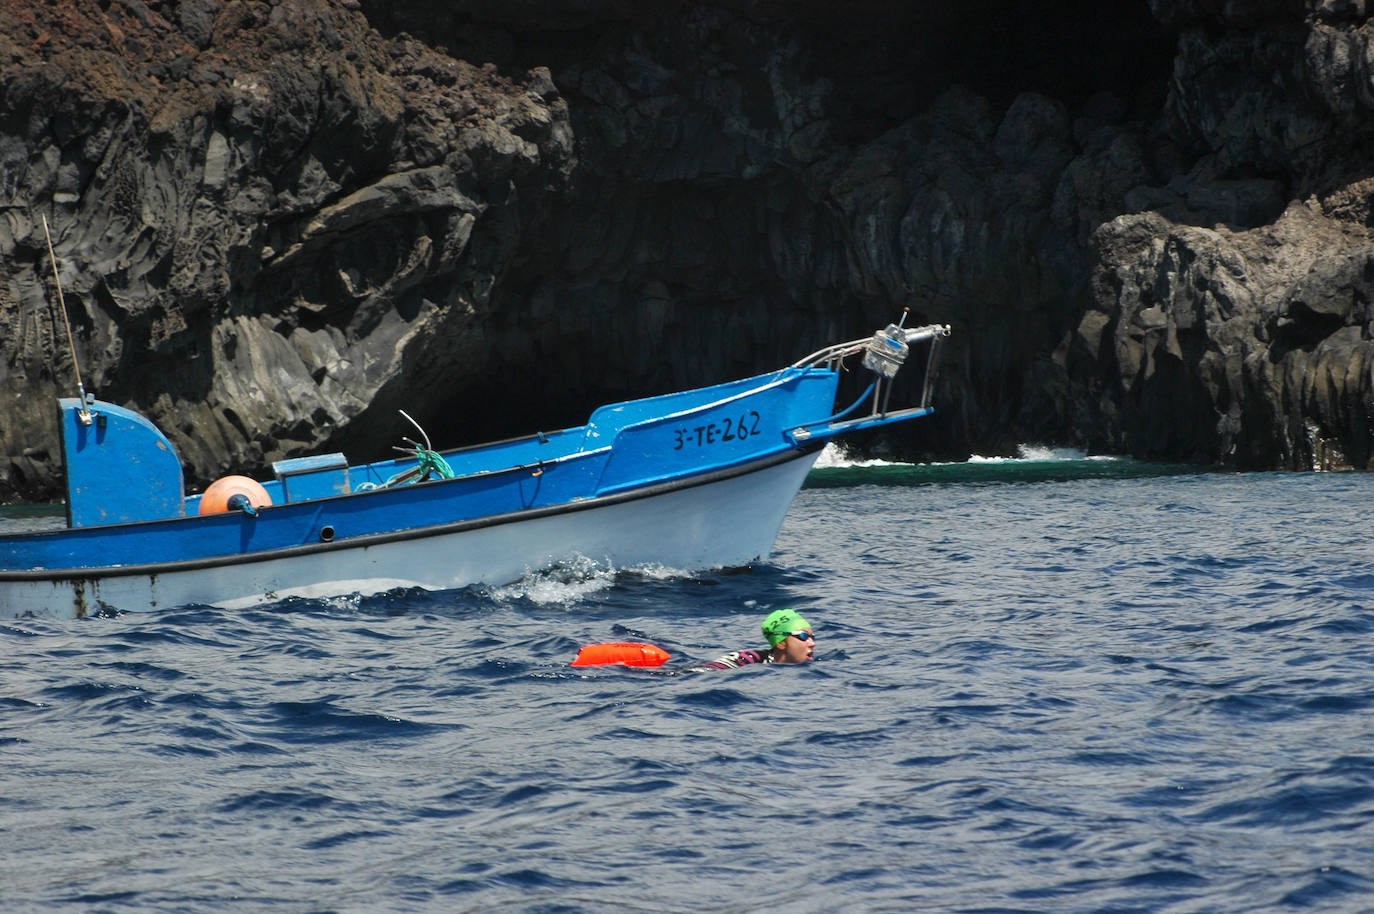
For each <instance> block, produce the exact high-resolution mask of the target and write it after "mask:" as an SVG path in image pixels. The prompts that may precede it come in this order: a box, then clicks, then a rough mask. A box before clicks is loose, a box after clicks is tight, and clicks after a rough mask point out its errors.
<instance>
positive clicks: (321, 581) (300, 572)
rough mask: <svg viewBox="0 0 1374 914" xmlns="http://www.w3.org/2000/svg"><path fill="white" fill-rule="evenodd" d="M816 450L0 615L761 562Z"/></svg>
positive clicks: (98, 585) (64, 581) (229, 603)
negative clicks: (580, 501)
mask: <svg viewBox="0 0 1374 914" xmlns="http://www.w3.org/2000/svg"><path fill="white" fill-rule="evenodd" d="M815 459H816V453H815V452H813V453H810V454H801V455H799V456H798V457H797V458H796V459H793V460H789V461H787V462H785V463H780V464H776V465H773V466H769V467H766V468H763V469H759V470H755V471H753V472H749V473H745V474H743V475H738V476H730V477H727V478H719V479H716V480H715V481H711V482H706V483H702V484H697V485H691V486H685V487H681V488H672V489H669V490H667V491H661V492H659V493H658V494H648V495H644V496H642V497H633V498H629V497H626V498H619V499H616V498H612V499H606V500H604V501H598V502H595V503H593V502H587V503H585V505H575V506H573V507H572V508H569V509H564V510H560V511H556V512H550V513H545V514H542V515H535V516H529V517H519V516H516V517H513V518H512V519H510V520H508V521H505V522H501V521H499V520H497V521H494V522H491V523H486V524H481V525H471V526H468V527H466V528H462V529H456V530H451V531H442V532H437V533H435V534H434V535H429V536H416V537H413V538H408V539H391V540H386V541H382V542H373V543H368V544H360V545H357V546H348V545H346V544H342V543H341V544H338V546H337V547H336V548H330V549H320V550H317V551H311V552H306V553H304V554H296V555H292V556H289V557H279V558H264V559H256V560H255V559H250V558H244V559H241V560H237V561H234V562H232V563H223V564H205V563H202V564H200V565H198V566H194V567H188V568H178V567H177V566H167V567H165V568H158V569H156V570H153V569H150V570H149V571H148V573H141V572H140V573H134V574H110V573H107V572H104V571H102V572H99V573H93V574H92V575H91V576H89V577H84V578H61V579H57V580H42V579H35V580H11V581H5V582H3V583H0V615H3V616H10V617H14V616H29V615H33V616H56V617H68V618H69V617H72V616H77V617H80V616H84V615H88V614H92V613H96V612H102V611H106V612H107V611H112V610H117V611H121V612H146V611H152V610H157V609H164V608H169V607H175V606H184V605H188V604H200V605H210V606H219V607H225V608H242V607H248V606H255V605H259V604H262V603H266V602H271V601H274V600H279V599H282V598H285V597H289V596H300V597H327V596H339V595H345V594H354V593H357V594H363V595H367V594H374V593H381V592H384V591H388V590H393V589H396V588H404V587H418V588H423V589H426V590H442V589H447V588H454V587H465V586H468V585H471V584H505V583H510V582H512V581H516V580H519V579H520V578H521V577H523V576H525V575H526V574H528V573H530V572H531V571H537V570H539V569H541V568H546V567H549V566H551V565H554V564H556V563H558V562H560V561H563V560H568V559H573V558H576V557H579V556H580V557H585V558H589V559H592V560H594V561H596V562H602V563H606V564H608V565H611V566H613V567H616V568H629V567H635V566H642V565H649V564H656V563H657V564H664V565H667V566H669V567H673V568H680V569H683V570H698V569H705V568H715V567H724V566H734V565H744V564H748V563H749V562H752V561H755V560H758V559H762V558H765V557H767V555H768V553H769V551H770V550H771V549H772V546H773V541H774V540H775V539H776V538H777V534H778V529H779V528H780V527H781V526H782V521H783V518H784V516H785V515H786V514H787V510H788V508H789V507H790V506H791V504H792V500H793V498H795V496H796V493H797V490H798V489H800V488H801V484H802V482H803V480H804V479H805V478H806V474H807V472H808V471H809V470H810V469H811V465H812V464H813V463H814V462H815Z"/></svg>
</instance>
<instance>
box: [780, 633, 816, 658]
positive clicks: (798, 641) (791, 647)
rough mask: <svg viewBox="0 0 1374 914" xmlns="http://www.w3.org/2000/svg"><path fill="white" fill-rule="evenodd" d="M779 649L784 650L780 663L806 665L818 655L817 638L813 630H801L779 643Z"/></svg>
mask: <svg viewBox="0 0 1374 914" xmlns="http://www.w3.org/2000/svg"><path fill="white" fill-rule="evenodd" d="M778 647H779V648H781V649H782V656H781V657H780V658H778V662H779V663H806V662H807V661H809V660H811V659H813V658H814V656H815V654H816V638H815V635H813V634H812V633H811V629H809V628H807V629H801V630H799V631H795V632H792V633H791V634H790V635H788V636H787V637H786V638H784V639H783V640H782V641H780V642H778Z"/></svg>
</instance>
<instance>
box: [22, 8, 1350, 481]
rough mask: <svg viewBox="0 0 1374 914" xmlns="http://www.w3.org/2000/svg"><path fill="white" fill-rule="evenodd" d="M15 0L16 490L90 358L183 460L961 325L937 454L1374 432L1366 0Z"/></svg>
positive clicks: (363, 448) (661, 386) (1164, 450)
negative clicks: (885, 330)
mask: <svg viewBox="0 0 1374 914" xmlns="http://www.w3.org/2000/svg"><path fill="white" fill-rule="evenodd" d="M1027 7H1028V5H1027V4H1024V3H1016V2H1010V0H1001V2H991V3H984V4H977V5H972V6H965V5H960V4H947V3H938V2H934V0H928V2H914V3H880V2H876V0H866V2H852V3H833V2H832V3H827V4H819V3H810V2H785V0H777V2H770V3H754V2H745V0H722V2H719V3H713V4H687V3H678V2H646V3H628V2H614V0H608V2H604V3H568V4H560V3H538V4H536V3H532V2H531V3H524V2H517V0H507V2H502V3H499V4H498V3H482V2H450V3H434V2H428V0H427V2H424V3H421V2H418V0H391V2H382V0H280V2H250V0H183V2H171V0H163V2H154V0H93V2H81V3H77V2H75V0H51V2H47V3H42V4H33V3H18V2H14V0H0V16H2V17H3V18H0V208H2V209H3V219H0V270H3V272H4V274H5V275H4V276H3V281H0V328H3V331H0V376H3V382H4V385H5V389H6V391H7V393H6V397H5V398H4V400H3V402H0V498H8V497H12V496H14V495H16V494H18V495H22V496H28V497H50V496H51V495H52V494H53V492H54V489H53V486H54V483H55V480H56V474H57V471H58V467H57V464H56V431H55V425H54V415H53V414H54V408H53V404H52V398H53V397H54V396H55V395H58V394H69V393H70V392H71V391H72V390H74V381H73V380H72V377H71V365H70V358H69V355H68V353H67V351H66V343H65V336H64V333H63V330H62V328H61V322H60V319H59V318H58V315H57V312H56V308H55V298H54V295H53V289H52V283H51V273H50V271H51V267H50V265H49V263H48V260H47V256H46V247H45V242H44V238H43V232H42V227H41V222H40V217H41V216H46V217H47V219H48V222H49V223H50V225H51V226H52V229H53V240H54V243H55V245H56V249H57V259H58V264H59V268H60V270H61V274H62V283H63V289H64V292H65V293H66V298H67V305H68V309H69V311H70V313H71V315H72V319H73V322H74V330H75V332H76V336H77V350H78V354H79V356H80V359H81V366H82V370H83V373H84V376H85V380H86V386H87V387H88V388H89V389H92V390H94V391H96V392H98V393H99V394H100V395H101V396H102V397H103V398H105V399H110V400H114V401H116V402H120V403H125V404H129V405H131V406H134V407H136V408H138V409H141V410H142V411H144V412H146V413H148V414H149V415H150V416H151V417H152V418H154V420H155V421H157V422H158V423H159V424H160V425H161V426H162V427H163V428H164V429H165V430H167V431H168V433H169V435H171V437H172V438H173V440H174V441H175V443H176V445H177V447H178V449H179V451H180V452H181V454H182V455H183V457H184V458H185V460H186V461H187V463H188V465H189V466H190V468H191V473H192V477H193V478H194V479H195V480H197V481H200V482H204V481H206V480H208V479H210V478H213V477H215V476H217V475H220V474H222V473H223V472H226V471H228V470H231V469H234V470H254V469H257V468H260V467H261V466H262V465H263V464H264V463H266V462H267V461H270V460H272V459H277V458H280V457H282V456H286V455H289V454H293V453H298V452H300V451H303V450H306V449H313V448H317V447H320V446H328V447H335V448H340V449H344V450H346V451H348V452H349V453H350V455H351V456H354V457H357V458H369V457H376V456H381V455H384V454H385V453H386V449H387V447H388V446H389V444H390V443H391V441H392V439H393V438H394V437H395V435H396V434H398V433H399V432H400V431H401V429H400V427H399V425H397V420H396V418H395V410H396V408H397V407H405V408H406V409H407V410H408V411H410V412H412V413H414V414H416V415H417V416H418V417H419V418H421V420H422V421H424V422H425V423H426V424H427V425H428V427H429V430H430V432H431V434H432V436H433V437H434V438H435V439H436V440H437V441H438V442H440V443H442V444H445V445H450V444H457V443H461V442H463V441H469V440H474V439H476V438H479V437H485V436H488V435H497V434H505V433H514V432H517V431H525V430H528V429H530V428H532V427H550V426H554V425H567V424H572V423H575V422H579V421H581V420H582V418H584V415H585V412H586V410H587V409H588V408H589V407H590V406H592V405H594V404H595V403H596V402H599V401H602V400H604V399H607V398H612V397H621V396H632V395H637V394H643V393H651V392H657V391H661V390H666V389H669V388H671V387H675V386H679V385H684V384H698V383H709V382H713V381H716V380H721V379H724V378H726V377H728V376H733V375H737V374H740V373H743V372H747V371H753V370H758V369H762V368H767V367H771V366H774V365H776V364H777V363H779V362H781V361H790V360H791V359H792V358H795V357H796V356H798V355H800V354H802V353H803V352H805V351H809V350H810V349H811V348H813V347H814V346H815V345H818V344H820V343H823V342H826V341H829V339H830V338H832V337H834V336H837V335H855V336H857V335H861V334H864V333H867V332H870V331H871V330H872V329H873V327H874V326H876V325H878V324H881V323H883V322H885V321H887V320H888V319H890V318H891V317H893V316H895V315H896V314H897V313H899V311H900V310H901V308H903V307H910V308H912V310H913V313H914V315H915V318H916V319H917V320H933V321H941V322H949V323H952V324H954V326H955V329H956V335H955V337H954V339H953V340H952V346H951V350H950V352H949V354H948V357H947V359H946V360H945V362H944V370H943V375H942V378H941V383H940V386H939V399H938V401H937V406H938V407H939V408H940V411H941V412H940V418H939V419H938V420H937V421H935V422H931V423H926V424H924V425H922V426H921V427H920V428H912V429H911V432H912V433H913V437H912V438H910V439H897V440H895V441H892V442H890V443H891V444H892V446H894V447H896V448H898V449H900V450H904V451H906V452H907V453H910V454H915V455H934V454H940V455H944V456H958V455H960V454H967V453H969V452H970V451H982V452H993V451H1007V450H1009V449H1011V448H1012V447H1014V445H1015V444H1016V443H1018V442H1027V441H1043V442H1047V443H1050V442H1054V443H1064V444H1070V443H1077V444H1080V445H1083V446H1087V447H1090V448H1093V449H1094V450H1099V451H1115V452H1123V451H1124V452H1131V453H1135V454H1139V455H1146V456H1154V457H1168V458H1183V459H1196V460H1204V461H1226V462H1231V463H1233V464H1235V465H1237V466H1241V467H1254V468H1260V467H1294V468H1301V467H1309V466H1312V465H1314V463H1315V464H1321V465H1333V466H1334V465H1344V464H1347V463H1348V464H1353V465H1356V466H1360V467H1366V466H1368V465H1369V463H1370V460H1371V458H1374V454H1371V446H1372V440H1371V428H1370V426H1371V423H1370V421H1369V415H1370V409H1371V402H1374V390H1371V387H1374V374H1372V372H1374V353H1371V352H1370V351H1369V347H1370V345H1371V343H1370V340H1369V337H1370V326H1371V324H1370V322H1371V320H1372V319H1374V316H1372V315H1371V314H1370V313H1369V308H1370V297H1371V296H1370V293H1371V282H1374V263H1371V254H1372V253H1374V247H1371V238H1370V230H1371V218H1374V217H1372V215H1371V200H1372V199H1374V160H1371V158H1370V156H1369V155H1368V154H1367V153H1366V152H1365V150H1366V149H1368V148H1370V147H1369V144H1368V142H1367V141H1368V133H1369V131H1370V123H1371V107H1374V83H1371V76H1372V75H1374V48H1371V39H1374V24H1371V23H1370V21H1369V20H1368V19H1367V18H1366V9H1365V4H1364V3H1363V2H1354V0H1326V2H1322V0H1309V2H1307V3H1306V4H1304V3H1301V2H1297V0H1270V2H1263V0H1255V2H1251V3H1244V2H1238V0H1226V2H1221V0H1215V2H1209V0H1193V2H1176V3H1171V2H1166V0H1154V2H1150V3H1146V2H1145V0H1140V2H1135V3H1132V2H1126V3H1112V4H1108V3H1100V2H1088V0H1077V2H1068V3H1062V4H1052V5H1046V7H1047V8H1037V9H1034V10H1030V9H1028V8H1027Z"/></svg>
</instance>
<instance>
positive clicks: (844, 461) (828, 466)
mask: <svg viewBox="0 0 1374 914" xmlns="http://www.w3.org/2000/svg"><path fill="white" fill-rule="evenodd" d="M900 465H901V464H900V463H898V462H897V461H893V460H860V459H856V458H854V457H851V456H849V453H848V452H847V451H845V450H844V448H842V447H840V446H839V445H838V444H836V443H835V442H833V441H832V442H830V443H829V444H827V445H826V446H825V449H824V450H823V451H821V453H820V456H819V457H817V458H816V463H815V465H814V466H813V467H812V469H816V470H837V469H849V468H851V467H892V466H900Z"/></svg>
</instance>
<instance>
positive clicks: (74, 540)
mask: <svg viewBox="0 0 1374 914" xmlns="http://www.w3.org/2000/svg"><path fill="white" fill-rule="evenodd" d="M948 334H949V329H948V327H944V326H938V325H931V326H926V327H920V328H915V329H903V328H901V327H898V326H892V325H889V326H888V327H887V328H886V329H884V330H880V331H878V332H877V333H875V334H874V335H873V336H872V337H870V338H865V339H862V340H855V341H852V342H847V343H839V344H836V345H833V346H828V347H826V348H824V349H822V350H820V351H819V352H816V353H813V354H812V355H810V356H808V357H807V358H805V359H802V360H801V361H799V362H797V363H796V364H793V365H791V366H788V367H786V368H783V369H781V370H778V371H775V372H772V373H769V374H765V375H759V376H756V377H752V378H746V379H743V380H739V381H732V382H729V383H725V384H718V385H715V386H712V387H704V388H700V389H696V390H687V391H681V392H678V393H672V394H666V395H663V396H658V397H649V398H646V399H641V400H631V401H627V402H624V403H616V404H612V405H608V406H603V407H601V408H599V409H597V410H596V411H595V412H594V413H593V414H592V416H591V419H590V421H588V422H587V424H586V425H583V426H580V427H578V428H569V429H564V430H562V431H558V432H552V433H539V434H536V435H531V436H530V437H527V438H519V439H514V440H510V441H502V442H497V443H494V444H487V445H481V446H477V447H471V448H464V449H460V450H455V451H447V452H443V453H438V452H435V451H433V450H431V449H430V448H429V442H428V440H427V439H426V440H425V441H424V442H423V443H420V442H413V441H412V442H409V443H410V444H411V445H412V446H411V447H410V448H408V449H406V451H407V453H406V454H405V456H403V457H400V458H397V459H395V460H387V461H382V462H378V463H370V464H361V465H356V466H350V465H349V464H348V462H347V461H346V460H345V458H344V456H343V455H342V454H324V455H316V456H311V457H300V458H294V459H290V460H283V461H279V462H277V463H275V464H273V470H274V478H272V479H269V480H261V481H254V480H246V479H242V478H241V477H234V478H232V479H230V480H223V481H222V482H225V483H229V485H228V488H229V489H230V490H234V491H233V494H229V495H227V497H225V498H220V497H218V495H216V496H214V497H212V494H211V490H207V492H206V493H205V494H202V495H189V496H188V495H186V494H185V492H184V481H183V475H182V468H181V463H180V460H179V459H178V457H177V454H176V450H175V449H174V448H173V447H172V444H171V442H170V441H168V440H167V438H166V437H165V436H164V435H163V434H162V432H161V431H159V430H158V429H157V427H156V426H155V425H153V423H151V422H149V421H148V420H147V419H146V418H145V417H143V416H141V415H139V414H138V413H136V412H133V411H131V410H128V409H124V408H122V407H119V406H116V405H114V404H111V403H104V402H101V401H98V400H95V399H94V398H91V397H86V398H85V399H81V398H74V399H63V400H60V401H59V406H60V410H61V433H62V455H63V460H64V462H65V471H66V480H67V500H66V504H67V529H64V530H51V531H43V532H31V533H21V534H12V535H6V536H0V615H5V616H11V617H12V616H23V615H56V616H72V615H75V616H82V615H86V614H87V613H91V612H97V611H103V612H109V611H124V612H128V611H146V610H153V609H159V608H165V607H172V606H181V605H186V604H208V605H215V606H224V607H240V606H252V605H255V604H258V603H262V602H265V601H270V600H274V599H280V598H282V597H286V596H293V595H295V596H306V597H322V596H334V595H342V594H350V593H363V594H369V593H378V592H381V591H385V590H390V589H393V588H397V587H422V588H427V589H441V588H450V587H462V586H466V585H469V584H475V583H493V584H496V583H506V582H509V581H513V580H516V579H519V578H520V577H521V576H523V575H524V574H527V573H528V572H530V571H534V570H538V569H540V568H544V567H548V566H550V565H552V564H555V563H557V562H559V561H563V560H568V559H573V558H576V557H579V556H580V557H586V558H590V559H593V560H595V561H598V562H604V563H606V564H608V565H610V566H611V567H632V566H636V565H643V564H650V563H657V564H662V565H666V566H669V567H673V568H680V569H684V570H695V569H703V568H711V567H721V566H734V565H744V564H747V563H749V562H752V561H755V560H757V559H760V558H763V557H765V556H766V555H767V554H768V552H769V550H770V549H771V548H772V544H773V541H774V539H775V538H776V537H777V533H778V529H779V527H780V526H781V525H782V520H783V517H784V515H785V514H786V513H787V509H788V507H789V506H790V505H791V503H792V500H793V499H794V498H795V497H796V493H797V491H798V490H799V489H800V487H801V484H802V482H803V480H804V479H805V476H806V474H807V472H808V471H809V470H810V468H811V465H812V463H813V462H814V461H815V458H816V455H817V453H818V452H819V450H820V449H821V448H822V447H823V446H824V445H825V443H826V442H828V441H830V440H831V439H833V438H834V437H835V436H836V435H839V434H842V433H844V432H847V431H854V430H858V429H864V428H872V427H876V426H880V425H886V424H889V423H893V422H899V421H904V420H909V419H914V418H917V417H919V416H924V415H927V414H929V413H930V412H932V410H931V407H930V405H929V397H930V377H931V373H932V366H933V363H934V355H935V351H936V348H937V345H938V343H939V341H940V340H941V339H942V338H943V337H945V336H947V335H948ZM919 344H925V345H926V346H927V347H928V348H927V349H926V351H925V352H924V353H923V354H924V356H925V357H924V359H912V358H910V357H909V354H910V352H911V351H912V347H914V346H917V345H919ZM851 357H860V358H861V360H862V363H863V366H864V367H865V368H867V369H868V370H869V371H870V372H871V373H872V375H873V383H872V384H871V385H870V387H869V389H868V390H866V391H865V392H864V394H863V395H862V396H861V397H860V398H859V400H857V401H856V402H855V403H853V404H852V405H851V406H849V407H848V408H847V409H840V410H838V411H837V407H836V403H835V398H836V393H837V389H838V383H839V374H840V371H841V369H842V367H843V365H844V363H845V362H846V360H848V359H850V358H851ZM911 362H923V365H922V369H921V370H924V371H925V383H924V384H923V385H922V394H921V398H920V402H919V403H917V404H916V405H913V406H909V407H905V408H900V409H894V410H889V408H888V406H889V403H888V400H889V396H890V393H891V385H892V381H893V378H894V377H895V376H896V375H897V374H898V373H899V372H900V371H902V370H903V369H904V367H905V366H906V365H907V364H909V363H911ZM407 418H409V417H407ZM422 437H423V434H422ZM236 486H241V488H240V489H236V488H235V487H236ZM214 488H215V487H212V489H214Z"/></svg>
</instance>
